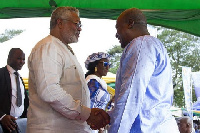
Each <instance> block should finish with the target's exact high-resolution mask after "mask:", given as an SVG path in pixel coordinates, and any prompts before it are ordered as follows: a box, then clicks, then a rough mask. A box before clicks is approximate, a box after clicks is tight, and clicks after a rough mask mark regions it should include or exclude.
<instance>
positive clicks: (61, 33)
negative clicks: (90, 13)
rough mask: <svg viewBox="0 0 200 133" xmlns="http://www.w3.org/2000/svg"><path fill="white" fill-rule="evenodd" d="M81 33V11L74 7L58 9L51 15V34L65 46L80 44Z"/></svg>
mask: <svg viewBox="0 0 200 133" xmlns="http://www.w3.org/2000/svg"><path fill="white" fill-rule="evenodd" d="M80 31H81V21H80V17H79V10H78V9H76V8H74V7H58V8H56V9H55V10H54V11H53V13H52V14H51V20H50V34H51V35H52V36H55V37H56V38H58V39H59V40H61V41H62V42H63V43H64V44H65V45H67V44H70V43H76V42H78V38H79V34H80Z"/></svg>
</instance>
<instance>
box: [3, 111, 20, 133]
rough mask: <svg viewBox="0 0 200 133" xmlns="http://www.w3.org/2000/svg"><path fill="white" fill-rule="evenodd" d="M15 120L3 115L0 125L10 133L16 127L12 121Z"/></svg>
mask: <svg viewBox="0 0 200 133" xmlns="http://www.w3.org/2000/svg"><path fill="white" fill-rule="evenodd" d="M15 120H16V118H15V117H13V116H10V115H5V116H4V117H3V118H2V119H1V124H2V126H3V127H5V128H6V129H8V130H9V131H10V132H11V131H12V130H15V128H16V125H15V123H14V122H13V121H15Z"/></svg>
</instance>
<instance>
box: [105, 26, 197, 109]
mask: <svg viewBox="0 0 200 133" xmlns="http://www.w3.org/2000/svg"><path fill="white" fill-rule="evenodd" d="M156 28H157V30H158V35H157V37H158V39H159V40H160V41H161V42H163V44H164V45H165V47H166V49H167V51H168V54H169V57H170V61H171V65H172V74H173V83H174V103H173V104H174V105H175V106H178V107H185V100H184V91H183V82H182V67H181V66H186V67H191V70H192V72H196V71H199V70H200V65H199V61H200V49H199V45H200V38H199V37H196V36H193V35H190V34H187V33H184V32H180V31H177V30H172V29H166V28H163V27H156ZM122 52H123V49H122V48H121V47H120V46H118V45H115V46H113V48H111V49H109V50H108V53H109V54H110V55H112V56H113V57H112V59H111V63H112V68H111V69H110V72H112V73H116V72H117V69H118V67H119V63H120V57H121V55H122ZM193 101H196V97H195V93H194V89H193Z"/></svg>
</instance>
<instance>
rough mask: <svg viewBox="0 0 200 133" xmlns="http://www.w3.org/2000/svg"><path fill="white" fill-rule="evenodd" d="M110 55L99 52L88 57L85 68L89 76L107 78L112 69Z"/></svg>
mask: <svg viewBox="0 0 200 133" xmlns="http://www.w3.org/2000/svg"><path fill="white" fill-rule="evenodd" d="M109 61H110V55H109V54H108V53H103V52H98V53H93V54H91V55H89V56H88V58H87V59H86V61H85V67H86V69H87V70H88V72H87V73H86V74H85V77H87V76H88V75H91V74H94V75H96V76H98V77H100V78H101V77H102V76H106V75H107V73H108V70H109V68H110V62H109Z"/></svg>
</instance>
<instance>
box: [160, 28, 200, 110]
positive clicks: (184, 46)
mask: <svg viewBox="0 0 200 133" xmlns="http://www.w3.org/2000/svg"><path fill="white" fill-rule="evenodd" d="M158 33H159V34H158V36H157V37H158V38H159V39H160V40H161V42H163V44H164V45H165V47H166V48H167V52H168V54H169V57H170V61H171V65H172V71H173V82H174V105H175V106H178V107H185V101H184V100H185V99H184V90H183V82H182V66H186V67H191V70H192V72H196V71H199V70H200V66H199V59H200V49H199V42H200V38H199V37H196V36H193V35H190V34H187V33H184V32H180V31H176V30H171V29H165V28H161V29H160V28H158ZM193 101H196V96H195V93H194V90H193Z"/></svg>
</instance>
